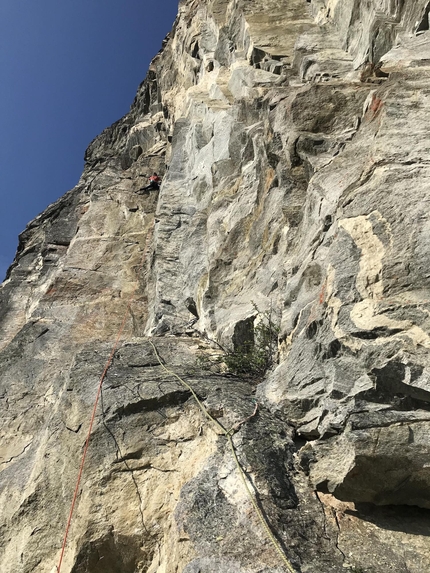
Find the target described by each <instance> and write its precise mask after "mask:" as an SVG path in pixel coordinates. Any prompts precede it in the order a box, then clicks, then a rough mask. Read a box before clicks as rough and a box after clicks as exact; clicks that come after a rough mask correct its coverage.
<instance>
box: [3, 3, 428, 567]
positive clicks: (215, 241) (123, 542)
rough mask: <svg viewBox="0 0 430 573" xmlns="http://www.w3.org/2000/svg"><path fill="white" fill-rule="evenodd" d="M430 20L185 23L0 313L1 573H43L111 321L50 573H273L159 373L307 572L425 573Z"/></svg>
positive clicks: (266, 548) (253, 16) (37, 243)
mask: <svg viewBox="0 0 430 573" xmlns="http://www.w3.org/2000/svg"><path fill="white" fill-rule="evenodd" d="M429 9H430V4H429V3H428V1H427V0H366V1H364V0H311V1H309V0H307V1H306V0H276V1H275V0H243V1H242V0H231V1H228V0H184V1H182V2H181V4H180V6H179V14H178V18H177V20H176V22H175V24H174V27H173V30H172V32H171V34H170V35H169V36H168V37H167V38H166V40H165V42H164V45H163V49H162V50H161V52H160V53H159V54H158V55H157V56H156V57H155V59H154V60H153V62H152V64H151V68H150V70H149V72H148V75H147V77H146V79H145V81H144V82H143V83H142V84H141V86H140V87H139V90H138V93H137V96H136V98H135V100H134V102H133V104H132V106H131V109H130V113H129V114H127V115H126V116H125V117H124V118H122V119H121V120H120V121H118V122H117V123H115V124H114V125H112V126H111V127H109V128H107V129H106V130H105V131H104V132H103V133H102V134H101V135H100V136H99V137H97V138H96V139H95V140H94V141H93V142H92V143H91V144H90V146H89V147H88V150H87V152H86V157H85V159H86V165H85V170H84V173H83V175H82V177H81V179H80V181H79V183H78V185H77V186H76V187H75V188H74V189H72V190H71V191H69V192H68V193H67V194H66V195H65V196H64V197H62V198H61V199H60V200H59V201H57V203H55V204H53V205H51V206H50V207H49V208H48V209H47V210H46V211H45V212H44V213H42V214H41V215H40V216H39V217H37V218H36V219H35V220H34V221H32V222H31V223H30V224H29V225H28V227H27V228H26V230H25V231H24V232H23V233H22V235H21V236H20V243H19V249H18V254H17V257H16V260H15V262H14V263H13V265H12V267H11V269H10V270H9V273H8V278H7V280H6V281H5V282H4V283H3V285H2V287H1V290H0V297H1V307H0V321H1V332H2V338H1V353H0V364H1V366H0V399H1V408H2V416H1V419H0V428H1V430H0V432H1V433H0V436H1V441H0V507H1V512H0V563H1V571H2V573H12V572H13V573H16V572H18V571H22V572H23V573H30V572H32V573H50V572H52V571H55V570H56V564H57V563H58V559H59V554H60V550H61V543H62V537H63V533H64V527H65V523H66V521H67V515H68V511H69V505H70V501H71V498H72V495H73V489H74V487H75V481H76V477H77V471H78V467H79V463H80V458H81V455H82V450H83V446H84V443H85V438H86V432H87V430H88V421H89V420H88V419H89V416H90V413H91V408H92V404H93V402H94V399H95V395H96V390H97V384H98V380H99V377H100V375H101V373H102V371H103V368H104V365H105V363H106V359H107V357H108V356H109V353H110V350H111V348H112V345H113V342H114V340H115V337H116V336H117V333H118V331H119V329H120V326H121V324H122V321H123V319H124V316H128V320H127V322H126V325H125V329H124V331H123V333H122V335H121V343H120V347H119V349H118V350H117V352H116V353H115V356H114V360H113V364H112V365H111V367H110V368H109V371H108V374H107V378H106V381H105V383H104V387H103V392H102V397H101V404H100V409H99V411H98V414H97V418H96V425H95V427H94V430H93V434H92V438H91V442H90V446H89V451H88V458H87V462H86V466H85V470H84V478H83V482H82V484H81V487H80V489H79V496H78V504H77V508H76V511H75V514H74V518H73V521H72V526H71V530H70V534H69V539H68V544H67V547H66V552H65V556H64V561H63V563H62V569H61V571H62V572H64V573H72V572H73V573H102V572H103V573H137V572H148V573H155V572H157V573H161V572H164V573H173V572H176V571H177V572H184V573H197V572H200V573H230V572H234V573H257V572H265V573H269V572H271V573H275V572H280V571H284V570H287V569H288V565H287V564H286V561H285V560H283V559H282V558H281V556H280V555H279V552H277V551H276V548H275V547H274V545H273V543H271V541H270V539H269V538H268V536H267V532H266V531H265V529H264V526H263V525H262V523H261V522H260V520H259V519H258V516H257V514H256V512H255V509H254V507H253V505H252V502H251V499H250V498H249V496H248V494H247V492H246V488H245V487H244V484H243V482H242V480H241V473H240V471H239V469H238V467H237V465H236V462H235V459H234V455H233V452H232V450H231V448H230V447H229V440H228V439H227V438H226V436H223V435H222V432H220V431H219V428H218V431H213V429H212V427H211V422H209V423H206V419H205V417H204V415H203V413H202V411H201V409H200V407H199V405H198V404H197V403H196V401H195V400H194V398H193V396H192V395H191V393H190V390H189V389H188V388H187V387H186V386H184V385H183V383H182V382H181V381H180V380H179V379H178V378H175V377H174V375H173V374H172V372H174V373H175V374H177V375H179V376H180V377H181V379H182V380H183V381H185V382H186V383H187V384H189V385H191V387H193V388H194V389H195V391H196V393H197V395H198V396H199V397H200V399H201V400H202V401H203V402H202V403H203V404H204V406H205V408H207V410H208V412H209V413H210V414H211V416H212V417H213V418H214V419H216V420H218V421H219V422H220V423H221V424H222V425H223V426H224V427H225V428H227V429H229V428H234V435H233V438H232V440H233V442H232V443H233V444H234V446H235V448H236V452H237V455H238V461H239V462H240V464H241V467H242V468H243V470H244V472H245V476H246V477H247V479H248V480H249V481H248V483H249V484H250V486H249V487H251V489H252V490H253V491H254V495H255V496H256V499H257V503H258V505H259V507H260V508H261V511H262V514H263V515H264V516H265V519H266V522H267V523H268V524H269V527H270V528H271V530H272V532H273V534H274V536H275V538H276V539H277V544H278V548H280V549H281V551H282V552H283V553H284V554H285V555H286V557H287V559H288V561H289V563H291V567H292V568H293V569H294V570H295V571H297V572H302V573H306V572H307V573H311V572H312V573H317V572H318V573H340V572H341V571H345V570H351V571H355V572H359V571H366V572H369V573H382V572H385V571H387V570H388V571H395V572H398V573H418V572H419V573H421V572H422V571H426V570H429V568H430V546H429V544H428V535H429V533H430V530H429V517H430V516H429V509H430V457H429V456H430V452H429V445H428V444H429V438H430V381H429V368H430V360H429V357H428V350H429V347H430V337H429V332H430V320H429V316H430V284H429V277H430V274H429V271H428V260H429V250H430V245H429V242H428V229H429V227H430V221H429V214H428V208H427V206H428V189H429V178H430V146H429V138H428V117H429V111H430V32H429ZM153 171H158V172H159V173H161V174H162V175H163V184H162V187H161V190H160V191H159V192H154V191H151V192H149V193H148V192H146V193H142V192H141V193H139V190H140V189H141V187H142V186H143V185H144V184H145V183H146V178H147V176H148V175H149V174H150V173H151V172H153ZM257 309H258V310H257ZM269 312H270V315H271V321H272V322H273V323H275V324H276V325H279V338H278V349H277V350H278V351H277V356H276V364H275V365H274V367H273V368H272V369H271V370H270V371H269V372H268V373H267V375H266V376H264V377H262V376H260V377H259V378H258V379H256V378H255V377H251V376H244V377H241V378H239V377H238V376H235V375H233V374H232V373H231V372H227V371H226V369H225V367H224V368H223V367H222V366H221V367H219V366H218V367H215V368H213V369H211V368H209V367H208V363H209V361H210V360H211V358H213V357H214V356H215V355H219V354H220V350H219V346H218V344H220V345H222V347H223V348H225V349H227V350H229V349H230V350H231V349H233V347H234V346H236V348H237V347H238V346H240V341H241V340H242V341H243V340H248V341H250V340H252V339H253V336H254V334H255V332H254V330H253V329H254V328H258V327H257V324H258V319H259V318H260V317H261V315H262V314H264V313H269ZM151 342H152V343H154V344H155V348H156V349H157V351H158V353H159V356H160V358H161V361H162V362H163V363H164V365H165V366H166V367H167V368H168V369H169V370H170V372H168V371H166V370H165V369H164V368H163V366H162V365H161V364H160V362H159V361H158V358H157V354H156V352H155V350H154V347H153V346H152V345H151ZM202 355H203V357H205V356H206V359H205V358H203V359H201V358H200V360H197V358H198V357H199V356H200V357H201V356H202ZM256 404H257V405H258V408H257V410H255V408H256ZM242 422H244V423H242Z"/></svg>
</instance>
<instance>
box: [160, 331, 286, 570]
mask: <svg viewBox="0 0 430 573" xmlns="http://www.w3.org/2000/svg"><path fill="white" fill-rule="evenodd" d="M149 344H150V345H151V346H152V348H153V350H154V353H155V356H156V358H157V360H158V362H159V364H160V366H161V367H162V368H163V369H164V370H165V371H166V372H167V373H168V374H170V375H171V376H174V377H175V378H176V379H177V380H179V382H180V383H181V384H182V385H183V386H185V388H187V389H188V390H189V391H190V392H191V394H192V396H193V398H194V400H195V401H196V402H197V404H198V406H199V408H200V410H201V411H202V412H203V415H204V416H205V418H207V420H209V422H211V423H212V424H213V425H214V426H215V427H216V428H217V429H218V430H219V433H220V434H221V435H223V436H225V437H226V438H227V443H228V445H229V448H230V450H231V453H232V455H233V459H234V462H235V464H236V467H237V470H238V473H239V475H240V478H241V480H242V483H243V485H244V487H245V491H246V493H247V495H248V497H249V499H250V501H251V503H252V505H253V507H254V509H255V512H256V514H257V516H258V519H259V521H260V523H261V525H262V526H263V529H264V530H265V532H266V534H267V536H268V538H269V540H270V542H271V543H272V545H273V547H274V548H275V549H276V551H277V553H278V554H279V556H280V557H281V559H282V561H283V563H284V565H285V566H286V568H287V569H288V571H289V572H290V573H296V570H295V569H294V568H293V566H292V565H291V563H290V561H289V559H288V557H287V556H286V555H285V553H284V551H283V549H282V547H281V545H280V543H279V541H278V540H277V539H276V537H275V536H274V534H273V533H272V531H271V529H270V527H269V524H268V523H267V519H266V518H265V517H264V515H263V513H262V511H261V509H260V508H259V506H258V503H257V500H256V498H255V495H254V494H253V493H252V491H251V487H250V485H249V481H248V479H247V477H246V474H245V471H244V470H243V468H242V465H241V463H240V461H239V458H238V456H237V452H236V447H235V445H234V443H233V434H234V433H235V432H236V430H238V429H239V428H240V426H242V425H243V424H244V423H245V422H247V421H248V420H249V419H250V418H252V417H253V416H254V415H255V414H256V412H257V405H256V408H255V410H254V413H253V414H251V416H249V417H248V418H247V419H246V420H244V421H242V422H240V423H239V424H235V425H234V426H233V427H232V428H230V429H229V430H227V429H226V428H224V426H223V425H222V424H221V423H220V422H218V420H217V419H216V418H214V417H213V416H211V414H210V413H209V412H208V410H207V409H206V408H205V406H204V404H203V402H202V401H201V400H200V398H199V397H198V396H197V394H196V392H195V391H194V389H193V388H192V386H190V385H189V384H188V382H185V380H184V379H183V378H181V377H180V376H178V374H176V372H174V371H173V370H170V369H169V368H167V367H166V366H165V364H164V363H163V362H162V360H161V358H160V355H159V354H158V351H157V349H156V347H155V345H154V343H153V342H152V340H149ZM216 434H217V435H219V434H218V432H216Z"/></svg>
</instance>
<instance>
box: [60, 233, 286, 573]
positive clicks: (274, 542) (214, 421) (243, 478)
mask: <svg viewBox="0 0 430 573" xmlns="http://www.w3.org/2000/svg"><path fill="white" fill-rule="evenodd" d="M153 228H154V223H153V224H152V226H151V228H150V229H149V231H148V234H147V237H146V241H145V248H144V252H143V256H142V260H141V263H140V265H139V269H138V276H139V275H140V272H141V270H142V268H143V265H144V262H145V260H146V255H147V251H148V247H149V242H150V240H151V237H152V232H153ZM137 288H138V283H137V284H136V288H135V290H134V291H133V293H132V295H131V297H130V300H129V302H128V305H127V308H126V310H125V313H124V318H123V320H122V323H121V326H120V328H119V331H118V334H117V337H116V340H115V343H114V345H113V347H112V350H111V353H110V355H109V358H108V360H107V362H106V365H105V368H104V370H103V372H102V375H101V377H100V380H99V385H98V389H97V394H96V398H95V401H94V407H93V410H92V414H91V419H90V424H89V428H88V434H87V438H86V441H85V446H84V451H83V454H82V459H81V464H80V467H79V472H78V478H77V480H76V486H75V490H74V493H73V498H72V503H71V507H70V511H69V517H68V520H67V525H66V530H65V533H64V539H63V544H62V547H61V553H60V559H59V562H58V565H57V567H56V569H57V573H61V565H62V563H63V558H64V553H65V549H66V545H67V538H68V534H69V530H70V525H71V522H72V518H73V512H74V509H75V505H76V501H77V498H78V492H79V487H80V484H81V479H82V474H83V469H84V465H85V460H86V456H87V451H88V446H89V443H90V438H91V433H92V429H93V425H94V420H95V416H96V412H97V406H98V403H99V399H100V395H101V390H102V386H103V382H104V380H105V378H106V374H107V372H108V370H109V368H110V366H111V364H112V360H113V357H114V355H115V352H116V351H117V349H118V346H119V343H120V339H121V335H122V333H123V331H124V328H125V325H126V322H127V318H128V316H129V312H130V308H131V305H132V303H133V301H134V297H135V294H136V290H137ZM149 343H150V344H151V346H152V348H153V350H154V353H155V355H156V357H157V360H158V362H159V364H160V366H161V367H162V368H163V369H164V370H165V371H166V372H167V373H168V374H169V375H171V376H174V377H175V378H176V379H177V380H179V382H180V383H181V384H182V385H183V386H185V388H187V389H188V390H189V391H190V392H191V394H192V396H193V398H194V400H195V401H196V402H197V404H198V406H199V408H200V410H201V411H202V413H203V415H204V417H205V418H206V419H207V420H208V422H209V423H210V424H211V426H212V427H213V429H214V430H215V429H217V430H218V431H217V432H216V433H217V434H218V435H222V436H224V437H225V438H226V439H227V444H228V447H229V449H230V451H231V453H232V456H233V459H234V462H235V464H236V468H237V471H238V473H239V476H240V479H241V481H242V483H243V486H244V488H245V491H246V493H247V496H248V497H249V500H250V502H251V504H252V506H253V507H254V510H255V512H256V514H257V517H258V519H259V521H260V523H261V525H262V527H263V529H264V531H265V532H266V535H267V537H268V539H269V540H270V542H271V544H272V545H273V547H274V548H275V550H276V551H277V553H278V554H279V556H280V558H281V560H282V562H283V563H284V565H285V567H286V568H287V570H288V571H289V573H296V571H295V569H294V568H293V566H292V565H291V563H290V561H289V559H288V558H287V556H286V555H285V553H284V551H283V549H282V547H281V545H280V543H279V541H278V540H277V539H276V537H275V535H274V534H273V532H272V531H271V529H270V527H269V524H268V522H267V520H266V518H265V517H264V515H263V513H262V511H261V509H260V507H259V505H258V502H257V499H256V497H255V495H254V494H253V492H252V490H251V486H250V484H249V482H248V478H247V477H246V474H245V471H244V470H243V468H242V465H241V463H240V461H239V458H238V456H237V452H236V448H235V445H234V442H233V435H234V433H235V432H236V431H238V430H239V428H240V427H241V426H242V425H243V424H245V423H246V422H248V420H250V419H251V418H252V417H253V416H254V415H255V414H256V412H257V404H256V408H255V411H254V413H253V414H251V416H249V417H248V418H246V419H244V420H242V421H241V422H239V423H238V424H235V425H234V426H233V427H232V428H230V429H229V430H227V429H226V428H224V426H223V425H222V424H221V423H220V422H219V421H218V420H217V419H216V418H214V417H213V416H211V414H210V413H209V412H208V410H207V409H206V408H205V406H204V404H203V403H202V402H201V400H200V399H199V397H198V396H197V394H196V392H195V391H194V389H193V388H192V387H191V386H190V385H189V384H188V383H187V382H186V381H185V380H183V379H182V378H181V377H180V376H178V375H177V374H176V373H175V372H173V371H172V370H169V369H168V368H167V367H166V366H165V365H164V363H163V362H162V360H161V358H160V355H159V354H158V351H157V349H156V347H155V345H154V344H153V342H152V341H151V340H149Z"/></svg>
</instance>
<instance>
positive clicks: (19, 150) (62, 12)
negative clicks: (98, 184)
mask: <svg viewBox="0 0 430 573" xmlns="http://www.w3.org/2000/svg"><path fill="white" fill-rule="evenodd" d="M177 8H178V0H37V1H35V0H1V1H0V197H1V201H2V204H1V209H0V281H1V280H2V279H3V278H4V275H5V273H6V270H7V267H8V266H9V265H10V263H11V262H12V260H13V257H14V254H15V251H16V247H17V244H18V234H19V233H20V232H21V231H22V230H23V229H24V228H25V226H26V224H27V223H28V222H29V221H30V220H31V219H33V218H34V217H35V216H36V215H38V214H39V213H40V212H41V211H43V210H44V209H45V208H46V207H47V206H48V205H49V204H50V203H52V202H53V201H55V200H56V199H58V197H60V196H61V195H63V194H64V193H65V192H66V191H68V190H69V189H71V188H72V187H74V185H76V183H77V182H78V179H79V176H80V174H81V172H82V169H83V156H84V152H85V149H86V147H87V146H88V144H89V143H90V141H91V140H92V139H93V138H94V137H95V136H96V135H97V134H99V133H100V132H101V131H102V130H103V129H104V128H105V127H107V126H108V125H110V124H111V123H113V122H114V121H116V120H117V119H119V118H120V117H122V116H123V115H124V114H125V113H127V111H128V110H129V107H130V105H131V103H132V101H133V98H134V95H135V92H136V89H137V87H138V85H139V83H140V82H141V81H142V80H143V79H144V77H145V75H146V72H147V69H148V65H149V62H150V60H151V59H152V57H153V56H155V54H156V53H157V52H158V51H159V49H160V47H161V42H162V40H163V38H164V37H165V35H166V34H167V32H169V31H170V29H171V27H172V24H173V21H174V19H175V17H176V13H177Z"/></svg>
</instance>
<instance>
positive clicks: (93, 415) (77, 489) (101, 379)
mask: <svg viewBox="0 0 430 573" xmlns="http://www.w3.org/2000/svg"><path fill="white" fill-rule="evenodd" d="M151 231H152V227H151V228H150V229H149V231H148V235H147V237H146V243H145V249H144V252H143V256H142V261H141V263H140V265H139V269H138V273H137V274H138V275H139V274H140V271H141V269H142V267H143V263H144V261H145V258H146V251H147V248H148V242H149V239H150V236H151ZM137 286H138V285H136V288H135V290H134V292H133V294H132V296H131V298H130V301H129V303H128V305H127V309H126V311H125V313H124V319H123V321H122V324H121V327H120V329H119V331H118V335H117V337H116V340H115V344H114V345H113V348H112V351H111V353H110V355H109V358H108V360H107V362H106V366H105V369H104V370H103V374H102V375H101V377H100V382H99V387H98V390H97V395H96V400H95V402H94V407H93V413H92V415H91V421H90V427H89V429H88V435H87V439H86V441H85V447H84V453H83V454H82V460H81V465H80V467H79V473H78V479H77V481H76V487H75V492H74V494H73V499H72V504H71V506H70V512H69V518H68V520H67V525H66V531H65V533H64V539H63V545H62V547H61V554H60V560H59V562H58V565H57V573H60V569H61V564H62V562H63V557H64V552H65V550H66V543H67V537H68V535H69V529H70V524H71V523H72V517H73V511H74V509H75V505H76V500H77V498H78V491H79V486H80V483H81V478H82V472H83V469H84V464H85V458H86V457H87V450H88V445H89V443H90V437H91V431H92V429H93V424H94V419H95V417H96V411H97V405H98V403H99V399H100V394H101V391H102V386H103V382H104V379H105V377H106V374H107V372H108V370H109V368H110V366H111V364H112V360H113V357H114V355H115V352H116V350H117V348H118V344H119V340H120V338H121V334H122V333H123V330H124V327H125V323H126V322H127V318H128V313H129V311H130V308H131V303H132V302H133V300H134V294H135V292H136V290H137Z"/></svg>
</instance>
